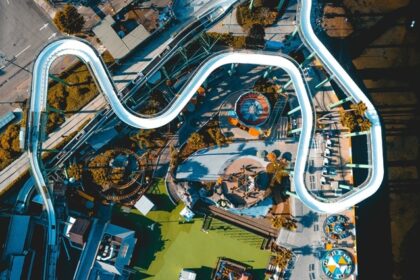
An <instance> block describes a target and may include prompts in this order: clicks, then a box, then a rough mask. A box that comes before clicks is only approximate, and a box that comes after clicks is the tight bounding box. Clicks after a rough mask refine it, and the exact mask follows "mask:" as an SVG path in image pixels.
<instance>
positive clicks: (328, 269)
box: [321, 249, 354, 280]
mask: <svg viewBox="0 0 420 280" xmlns="http://www.w3.org/2000/svg"><path fill="white" fill-rule="evenodd" d="M321 261H322V262H321V268H322V271H324V273H325V275H327V276H328V278H330V279H334V280H336V279H346V278H348V277H349V276H350V275H351V274H352V273H353V271H354V261H353V256H352V255H351V253H349V252H348V251H346V250H342V249H334V250H331V251H328V252H326V253H325V255H324V256H323V257H322V260H321Z"/></svg>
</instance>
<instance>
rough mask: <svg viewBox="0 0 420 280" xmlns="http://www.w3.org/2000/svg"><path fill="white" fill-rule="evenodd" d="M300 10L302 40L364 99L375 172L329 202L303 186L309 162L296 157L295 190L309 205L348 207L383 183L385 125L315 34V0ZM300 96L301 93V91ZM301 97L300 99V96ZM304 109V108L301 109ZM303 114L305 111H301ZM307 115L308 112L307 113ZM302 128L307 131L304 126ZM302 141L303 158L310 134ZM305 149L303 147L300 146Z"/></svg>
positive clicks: (339, 80) (343, 83) (350, 91)
mask: <svg viewBox="0 0 420 280" xmlns="http://www.w3.org/2000/svg"><path fill="white" fill-rule="evenodd" d="M299 3H300V7H299V8H300V11H299V25H298V26H299V32H300V34H301V38H302V40H303V41H304V42H305V44H306V45H307V47H309V48H310V49H311V50H312V51H313V52H315V53H316V55H317V57H318V58H319V59H320V60H321V62H322V63H323V65H324V67H325V68H327V69H328V70H329V72H330V73H331V74H332V75H334V80H335V81H336V82H337V83H338V84H339V85H340V86H341V88H342V89H343V90H344V91H345V92H346V93H347V94H348V95H349V96H351V97H353V99H354V100H355V101H356V102H359V101H362V102H363V103H365V104H366V106H367V112H366V117H367V118H368V119H369V120H370V122H371V123H372V128H371V130H370V134H369V137H370V144H371V151H372V155H371V159H370V162H371V164H372V172H371V174H370V176H369V178H368V179H367V181H366V182H364V183H363V185H362V186H359V188H358V189H357V190H356V189H355V190H353V191H351V192H349V193H347V194H346V195H345V196H344V197H341V198H340V199H339V200H338V201H337V202H334V203H326V202H321V201H319V200H317V199H315V198H314V197H313V196H312V195H311V194H310V193H309V192H308V190H307V189H306V188H305V187H304V182H303V176H301V175H303V174H304V172H305V165H306V162H304V161H299V160H296V165H295V174H299V176H296V177H295V178H294V182H295V186H296V193H297V195H298V196H299V198H300V199H301V200H302V201H303V202H304V203H305V204H306V205H307V206H308V207H309V208H312V209H314V210H317V211H321V212H338V211H340V210H344V209H346V208H349V207H351V206H353V205H355V204H357V203H359V202H361V201H362V200H364V199H366V198H368V197H369V196H371V195H372V194H374V193H375V192H376V191H377V190H378V189H379V187H380V186H381V183H382V180H383V177H384V158H383V147H382V128H381V123H380V120H379V116H378V113H377V112H376V110H375V108H374V107H373V104H372V103H371V102H370V100H369V98H367V97H366V95H365V94H364V93H363V92H362V90H361V89H360V88H359V87H358V86H357V84H356V83H355V82H354V81H353V79H352V78H351V77H350V76H349V74H348V73H347V72H346V71H345V70H344V68H343V67H342V66H341V65H340V63H338V61H337V60H336V59H335V57H334V56H333V55H332V54H331V53H330V52H329V51H328V49H327V48H326V47H325V46H324V45H323V44H322V42H321V41H320V40H319V39H318V37H317V36H316V35H315V32H314V30H313V28H312V23H311V12H312V4H313V3H312V0H301V1H300V2H299ZM298 96H299V95H298ZM299 101H300V100H299ZM302 111H303V110H302ZM302 114H304V112H302ZM305 116H306V114H305ZM303 131H307V130H305V129H303ZM300 141H301V142H300V143H299V144H302V145H299V153H301V155H302V157H301V158H305V159H306V158H307V156H308V150H307V149H305V147H307V145H309V143H307V142H309V141H310V135H305V136H304V135H303V133H302V135H301V140H300ZM301 149H304V150H306V151H304V150H301Z"/></svg>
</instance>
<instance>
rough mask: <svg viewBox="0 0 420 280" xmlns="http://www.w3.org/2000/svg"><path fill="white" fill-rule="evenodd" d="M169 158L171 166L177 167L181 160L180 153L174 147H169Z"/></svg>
mask: <svg viewBox="0 0 420 280" xmlns="http://www.w3.org/2000/svg"><path fill="white" fill-rule="evenodd" d="M169 156H170V158H171V160H170V165H171V166H175V165H176V164H177V163H178V160H179V152H178V150H177V149H176V148H175V147H174V145H170V146H169Z"/></svg>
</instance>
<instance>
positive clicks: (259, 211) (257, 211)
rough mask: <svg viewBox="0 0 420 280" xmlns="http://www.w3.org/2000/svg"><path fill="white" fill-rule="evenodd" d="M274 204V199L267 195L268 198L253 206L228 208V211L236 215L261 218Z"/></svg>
mask: <svg viewBox="0 0 420 280" xmlns="http://www.w3.org/2000/svg"><path fill="white" fill-rule="evenodd" d="M272 205H273V199H272V198H271V197H267V198H266V199H264V200H263V201H261V202H259V203H258V204H256V205H254V206H252V207H249V208H240V209H238V208H232V209H228V211H229V212H231V213H233V214H236V215H244V216H249V217H253V218H259V217H264V216H266V215H267V213H268V211H269V210H270V208H271V206H272Z"/></svg>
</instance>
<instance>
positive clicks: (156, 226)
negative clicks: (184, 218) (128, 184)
mask: <svg viewBox="0 0 420 280" xmlns="http://www.w3.org/2000/svg"><path fill="white" fill-rule="evenodd" d="M148 197H149V198H150V199H151V200H152V201H153V202H154V203H155V204H156V205H157V209H156V210H154V211H151V212H150V213H149V214H148V215H147V217H145V216H143V215H141V214H140V213H139V212H137V211H133V212H131V213H130V214H122V213H116V215H118V217H114V218H115V220H118V222H119V224H122V225H126V226H127V227H130V228H133V229H134V228H135V229H136V232H137V235H138V241H137V249H136V251H135V253H134V255H133V264H134V265H133V266H134V268H135V269H136V270H137V271H138V274H139V275H137V277H139V278H141V279H165V280H166V279H177V276H178V274H179V272H180V271H181V270H182V269H183V268H185V269H191V270H194V271H196V272H197V274H198V275H197V276H198V277H197V279H210V275H211V272H212V270H213V268H215V267H216V263H217V260H218V258H219V257H228V258H231V259H234V260H237V261H240V262H243V263H245V264H248V265H250V266H252V267H253V268H254V271H253V274H254V277H256V279H264V270H265V267H266V265H267V262H268V259H269V256H270V252H269V251H262V250H260V249H259V248H260V245H261V243H262V241H263V240H262V238H261V237H259V236H256V235H254V234H252V233H249V232H247V231H244V230H242V229H240V228H237V227H234V226H232V225H229V224H226V223H224V222H221V221H219V220H215V219H213V221H212V223H211V227H210V229H209V231H208V233H205V232H203V231H201V226H202V224H203V218H201V217H199V218H196V219H194V222H193V223H182V222H180V216H179V212H180V211H181V210H182V208H183V207H184V206H183V205H178V206H177V207H175V206H173V205H172V204H171V202H170V201H169V198H168V196H167V195H166V190H165V187H164V184H163V181H161V182H159V183H158V184H156V186H155V188H152V191H151V193H150V194H149V195H148Z"/></svg>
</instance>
